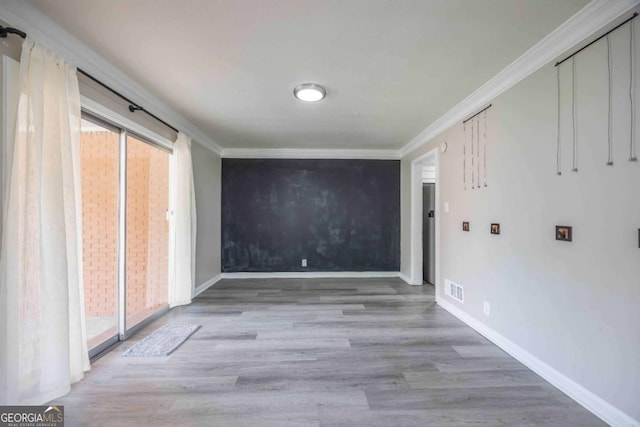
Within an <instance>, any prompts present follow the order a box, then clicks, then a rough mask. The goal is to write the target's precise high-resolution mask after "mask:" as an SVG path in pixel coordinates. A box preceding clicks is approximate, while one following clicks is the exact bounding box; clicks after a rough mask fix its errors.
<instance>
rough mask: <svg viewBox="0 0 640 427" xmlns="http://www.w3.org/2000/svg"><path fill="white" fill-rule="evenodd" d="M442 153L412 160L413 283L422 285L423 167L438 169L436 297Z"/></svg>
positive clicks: (437, 294)
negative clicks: (430, 166)
mask: <svg viewBox="0 0 640 427" xmlns="http://www.w3.org/2000/svg"><path fill="white" fill-rule="evenodd" d="M439 163H440V154H439V150H438V149H437V148H434V149H433V150H431V151H428V152H427V153H425V154H423V155H421V156H419V157H417V158H416V159H414V160H412V161H411V268H410V271H411V276H410V280H411V283H410V284H411V285H418V286H419V285H422V282H423V277H422V262H423V260H422V244H423V243H422V215H423V212H422V167H423V166H425V165H435V169H436V183H435V191H436V214H435V215H436V227H435V228H436V256H435V258H436V265H435V270H436V283H435V284H434V285H435V288H436V289H435V291H436V297H438V296H439V294H440V291H439V289H440V287H439V284H440V214H441V210H440V167H439Z"/></svg>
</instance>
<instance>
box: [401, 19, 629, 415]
mask: <svg viewBox="0 0 640 427" xmlns="http://www.w3.org/2000/svg"><path fill="white" fill-rule="evenodd" d="M636 21H638V20H636ZM634 22H635V21H634ZM635 24H636V34H638V33H640V28H638V26H640V24H639V23H638V22H635ZM628 34H629V33H628V29H626V28H623V29H621V30H620V31H618V32H616V33H614V35H613V37H612V43H613V47H614V50H613V54H614V81H615V82H616V83H615V88H614V109H613V111H614V132H613V136H614V141H615V146H614V161H615V165H614V166H613V167H607V166H605V162H606V160H607V102H608V91H607V88H608V83H607V63H606V58H607V53H606V42H604V41H601V42H599V43H597V44H596V45H594V46H592V47H591V48H589V49H587V50H585V51H584V52H583V53H581V54H580V55H579V56H578V57H577V67H578V69H577V70H578V80H577V94H578V98H577V99H578V104H577V105H578V121H579V126H578V135H579V173H577V174H575V173H571V172H570V171H569V169H570V166H571V146H570V139H571V134H570V128H569V126H570V120H569V114H570V108H571V106H570V95H571V75H570V70H569V68H566V67H563V69H562V78H563V91H562V96H563V99H564V102H563V106H562V111H563V120H564V124H563V126H564V131H563V133H562V136H563V139H564V142H563V150H562V151H563V169H562V170H563V175H562V176H556V174H555V167H556V123H557V121H556V111H557V109H556V103H557V97H556V74H555V73H556V69H555V67H554V66H553V65H552V64H549V65H547V66H545V67H544V68H542V69H541V70H540V71H538V72H536V73H535V74H533V75H532V76H531V77H529V78H527V79H526V80H524V81H523V82H521V83H519V84H518V85H516V86H514V87H513V88H512V89H510V90H508V91H507V92H505V93H504V94H503V95H501V96H499V97H498V98H496V99H495V100H493V101H492V103H493V107H492V108H491V109H490V110H489V111H488V125H489V128H488V131H489V136H488V139H489V145H488V153H487V154H488V155H487V157H488V185H489V186H488V187H487V188H486V189H484V188H483V189H480V190H473V191H472V190H467V191H465V190H464V189H463V184H462V136H463V131H462V125H461V124H458V125H456V126H454V127H453V128H450V129H448V130H447V131H446V132H444V133H443V134H441V135H440V136H438V137H437V138H435V139H434V140H432V141H430V142H429V143H428V144H426V145H425V146H423V147H421V148H420V149H419V150H417V151H416V152H414V153H412V154H411V155H409V156H407V157H405V158H404V159H403V160H402V212H403V214H402V233H403V236H402V265H401V270H402V273H403V274H405V275H406V276H409V275H410V259H411V258H410V236H411V233H412V230H411V218H410V203H411V200H410V176H411V170H410V162H411V160H412V159H415V158H417V157H418V156H420V155H421V154H423V153H425V152H427V151H429V150H431V149H433V148H434V147H438V146H439V145H440V144H441V143H442V142H444V141H447V142H448V144H449V150H448V151H447V152H446V153H444V154H442V155H441V156H440V163H439V179H440V191H441V193H440V202H441V203H440V206H439V207H438V209H439V214H440V215H441V217H440V218H441V223H440V224H441V239H440V242H441V244H440V247H439V248H438V250H439V251H440V260H441V263H440V265H439V267H440V275H439V277H440V278H441V280H440V282H439V283H438V284H437V286H438V287H440V290H441V292H440V295H442V298H444V299H445V300H446V301H447V302H448V303H449V304H451V305H453V306H455V307H457V308H458V309H459V310H461V311H462V312H463V313H465V314H466V315H468V316H470V317H471V318H473V319H475V320H477V321H479V322H481V323H483V324H484V325H486V326H488V327H489V328H491V329H493V330H494V331H496V332H497V333H499V334H501V335H503V336H504V337H506V338H507V339H508V340H510V341H512V342H513V343H515V344H516V345H517V346H519V347H521V348H522V349H524V350H525V351H527V352H529V353H530V354H531V355H533V356H534V357H536V358H538V359H539V360H540V361H542V362H543V363H546V364H548V365H549V366H551V367H552V368H553V369H555V370H557V371H559V372H560V373H562V374H563V375H565V376H566V377H568V378H569V379H570V380H573V381H575V382H576V383H577V384H579V385H581V386H583V387H584V388H586V389H587V390H589V391H590V392H592V393H594V394H595V395H597V396H598V397H600V398H602V399H604V401H606V402H608V403H610V404H611V405H613V406H614V407H615V408H617V409H619V410H621V411H622V412H624V413H625V414H627V415H628V416H630V417H631V418H633V419H635V420H638V422H639V423H640V248H638V229H639V228H640V191H639V184H640V163H630V162H628V160H627V159H628V157H629V149H628V145H629V133H630V131H629V121H630V116H629V97H628V82H629V71H628V67H629V62H628V61H629V59H628V57H629V53H628V49H629V45H628ZM638 46H640V43H638V42H637V43H636V47H638ZM636 50H637V52H636V57H640V50H639V49H636ZM566 64H567V66H569V67H570V61H569V62H567V63H566ZM639 66H640V64H639ZM639 77H640V74H639V73H638V72H637V71H636V81H640V78H639ZM635 99H636V100H637V101H638V103H640V84H638V85H637V87H636V93H635ZM638 122H640V117H639V116H638V114H636V124H638ZM639 127H640V126H637V128H639ZM638 135H640V132H639V131H638V130H637V131H636V139H637V137H638ZM639 148H640V147H639ZM467 153H468V151H467ZM444 202H448V203H449V204H450V212H449V213H444V211H443V209H442V205H443V203H444ZM462 221H470V223H471V224H470V225H471V232H469V233H465V232H463V231H461V223H462ZM491 222H499V223H501V228H502V234H501V235H500V236H492V235H490V234H489V225H490V223H491ZM555 225H572V226H573V232H574V236H573V238H574V241H573V242H572V243H567V242H558V241H555V235H554V227H555ZM445 279H450V280H453V281H454V282H456V283H459V284H461V285H463V286H464V287H465V303H464V304H461V303H459V302H457V301H456V300H454V299H452V298H450V297H449V296H445V293H444V292H442V290H443V283H442V282H443V281H444V280H445ZM483 301H488V302H490V304H491V315H490V316H489V317H487V316H485V315H484V314H483Z"/></svg>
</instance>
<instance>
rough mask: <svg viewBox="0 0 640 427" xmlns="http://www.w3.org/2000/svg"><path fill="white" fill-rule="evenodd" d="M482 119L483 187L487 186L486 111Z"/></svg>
mask: <svg viewBox="0 0 640 427" xmlns="http://www.w3.org/2000/svg"><path fill="white" fill-rule="evenodd" d="M482 119H483V122H484V133H483V136H482V141H483V143H484V144H483V146H484V155H483V159H482V160H483V161H484V186H485V187H486V186H487V111H486V110H485V111H484V113H483V115H482Z"/></svg>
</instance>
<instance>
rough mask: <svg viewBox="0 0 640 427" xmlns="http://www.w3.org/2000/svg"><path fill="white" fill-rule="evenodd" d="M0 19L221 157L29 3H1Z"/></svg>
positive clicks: (152, 97)
mask: <svg viewBox="0 0 640 427" xmlns="http://www.w3.org/2000/svg"><path fill="white" fill-rule="evenodd" d="M0 19H2V20H3V21H5V22H6V23H7V24H8V25H10V26H12V27H16V28H18V29H20V30H22V31H24V32H26V33H27V34H28V35H29V37H30V38H32V39H34V40H36V41H38V42H39V43H42V44H43V45H44V46H47V48H49V49H50V50H52V51H53V52H55V53H56V54H57V55H60V56H61V57H62V58H64V59H65V60H66V61H67V62H69V63H71V64H74V65H75V66H76V67H78V68H82V69H83V70H84V71H86V72H88V73H89V74H91V75H92V76H94V77H96V78H97V79H98V80H101V81H102V82H104V83H105V84H107V85H108V86H111V87H112V88H114V89H115V90H117V91H118V92H121V93H122V94H124V95H126V96H127V97H130V98H131V99H133V100H134V101H135V102H136V103H138V104H140V105H141V106H143V107H144V108H145V109H147V110H149V111H151V112H152V113H153V114H155V115H157V116H159V117H162V118H163V119H164V120H166V121H167V122H169V123H171V125H173V126H175V127H176V128H178V129H179V130H180V131H182V132H184V133H185V134H187V135H189V136H190V137H191V138H192V139H193V140H194V141H196V142H198V143H200V144H201V145H203V146H206V147H207V148H209V149H211V150H212V151H214V152H216V153H218V154H220V153H221V152H222V147H221V146H220V145H218V144H217V143H216V142H215V141H214V140H213V139H212V138H211V137H210V136H209V135H207V134H206V133H205V132H203V131H201V130H200V129H198V128H197V127H196V126H195V125H194V124H193V123H191V122H190V121H189V120H187V119H186V118H185V117H183V116H182V115H181V114H180V113H178V112H177V111H176V110H174V109H173V108H171V107H169V106H168V105H167V104H166V103H164V102H163V101H161V100H160V99H159V98H157V97H156V96H155V95H153V94H152V93H151V92H150V91H148V90H147V89H145V88H144V87H142V86H141V85H140V84H138V83H137V82H135V81H134V80H133V79H131V78H130V77H129V76H127V75H126V74H125V73H124V72H122V71H121V70H120V69H118V68H116V67H115V66H113V65H112V64H111V63H109V62H108V61H107V60H106V59H105V58H103V57H102V56H100V55H99V54H98V53H96V52H95V51H93V50H92V49H91V48H89V47H88V46H87V45H85V44H84V43H82V42H81V41H80V40H78V39H77V38H75V37H74V36H72V35H71V34H70V33H68V32H67V31H65V30H64V29H63V28H62V27H60V26H59V25H58V24H56V23H55V22H53V21H52V20H51V19H50V18H48V17H47V16H46V15H44V14H43V13H42V12H40V11H39V10H37V9H36V8H34V7H33V6H31V5H30V4H29V3H27V2H25V1H2V2H0Z"/></svg>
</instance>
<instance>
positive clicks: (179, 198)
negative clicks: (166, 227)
mask: <svg viewBox="0 0 640 427" xmlns="http://www.w3.org/2000/svg"><path fill="white" fill-rule="evenodd" d="M173 158H174V171H175V172H174V173H175V175H174V176H175V181H174V182H175V187H174V205H173V206H174V215H173V218H174V242H175V243H174V265H173V268H174V277H173V280H171V281H170V284H171V285H170V288H169V305H170V306H171V307H175V306H177V305H184V304H189V303H190V302H191V297H192V296H193V289H194V283H195V271H196V268H195V267H196V196H195V189H194V185H193V164H192V161H191V138H189V137H188V136H186V135H185V134H183V133H182V132H180V133H179V134H178V138H177V139H176V142H175V144H174V145H173Z"/></svg>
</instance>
